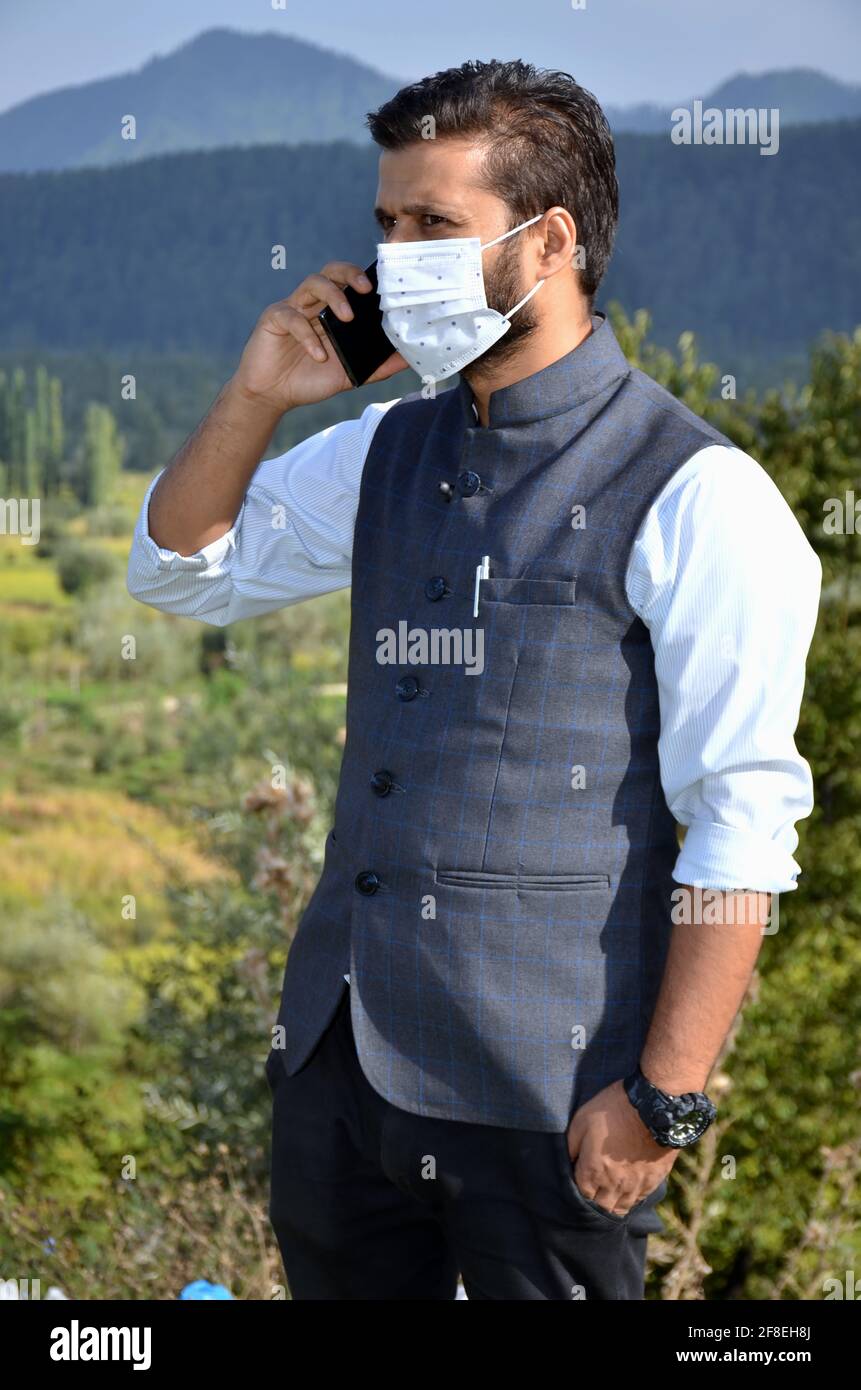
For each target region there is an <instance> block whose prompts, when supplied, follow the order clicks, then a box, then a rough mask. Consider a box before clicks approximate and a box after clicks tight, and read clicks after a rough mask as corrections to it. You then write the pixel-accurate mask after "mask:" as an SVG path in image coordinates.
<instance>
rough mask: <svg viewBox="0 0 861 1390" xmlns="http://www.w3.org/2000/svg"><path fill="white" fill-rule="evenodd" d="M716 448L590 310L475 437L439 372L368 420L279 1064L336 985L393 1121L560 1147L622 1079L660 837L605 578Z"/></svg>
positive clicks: (638, 669)
mask: <svg viewBox="0 0 861 1390" xmlns="http://www.w3.org/2000/svg"><path fill="white" fill-rule="evenodd" d="M714 443H720V444H727V443H729V441H728V440H726V439H725V438H724V437H723V436H722V435H720V434H719V433H718V432H717V431H716V430H714V429H712V428H711V427H710V426H709V425H707V424H705V423H704V422H703V421H702V420H699V419H698V418H697V417H696V416H695V415H693V414H692V413H691V412H690V411H689V410H687V409H686V408H685V407H684V406H682V405H681V404H680V403H679V402H678V401H676V400H675V398H674V397H673V396H671V395H670V394H669V393H668V392H666V391H664V390H663V389H662V388H661V387H659V386H657V385H656V384H655V383H654V382H653V381H652V380H651V379H650V378H649V377H647V376H645V375H644V374H643V373H642V372H639V371H636V370H633V369H631V368H630V367H629V366H628V363H627V361H626V359H625V357H624V355H623V354H622V351H621V349H620V347H619V345H618V343H617V341H616V338H615V336H614V334H613V331H612V328H611V326H610V324H609V323H608V322H607V321H606V319H604V318H603V316H601V315H596V316H595V318H594V319H593V332H592V334H591V335H590V336H589V337H588V338H587V339H586V340H585V341H584V342H583V343H581V344H580V346H579V347H577V348H575V349H574V350H573V351H572V352H570V353H568V354H567V355H566V356H564V357H562V358H560V359H559V360H558V361H556V362H554V363H552V364H551V365H550V366H549V367H545V368H543V369H542V370H541V371H539V372H537V373H535V375H533V376H530V377H527V378H525V379H524V380H522V381H518V382H516V383H514V384H513V385H511V386H508V387H505V388H504V389H502V390H500V391H495V392H493V394H492V395H491V397H490V424H489V427H487V428H485V427H482V426H481V425H479V424H478V423H477V421H476V419H475V417H474V414H473V410H472V395H471V392H470V390H469V387H468V386H467V384H466V383H465V382H464V381H463V380H461V381H460V382H459V383H458V385H457V386H456V387H454V388H452V389H451V390H448V391H444V392H441V393H440V394H439V395H438V396H437V398H436V399H435V400H424V399H422V398H421V395H420V394H419V393H417V394H415V395H413V396H408V397H406V398H404V400H402V401H400V402H399V403H398V404H397V405H395V406H393V407H392V408H391V409H390V410H389V411H388V412H387V413H386V414H385V415H384V416H383V418H382V420H381V422H380V424H379V425H378V426H377V429H376V432H375V434H374V437H373V442H372V445H371V448H370V450H369V452H368V456H367V460H366V462H365V466H364V471H363V476H362V484H361V492H360V497H359V505H358V513H357V517H356V526H355V535H354V548H353V566H352V623H351V632H350V664H349V686H348V696H347V738H346V745H345V749H344V758H343V765H342V769H341V780H340V786H339V791H338V796H337V801H336V806H335V816H334V827H333V829H332V830H331V832H330V833H329V835H328V837H327V840H326V847H325V862H324V867H323V873H322V876H321V878H320V881H319V883H318V885H317V887H316V889H315V891H314V894H313V896H312V898H311V901H310V903H309V904H308V907H307V909H306V911H305V913H304V915H303V917H302V920H301V922H300V924H299V927H298V930H297V933H296V936H295V939H294V941H293V944H292V946H291V949H290V954H289V958H288V962H287V969H286V972H285V975H284V987H283V991H282V996H281V1007H280V1010H279V1015H278V1021H279V1023H281V1024H282V1025H283V1027H284V1030H285V1033H284V1036H285V1044H284V1051H283V1062H284V1065H285V1067H286V1069H287V1071H288V1073H290V1074H293V1073H295V1072H297V1071H298V1070H299V1069H300V1067H302V1066H303V1065H304V1063H305V1062H306V1061H307V1060H308V1058H309V1056H310V1055H311V1053H312V1051H313V1049H314V1047H315V1045H316V1043H317V1042H318V1041H319V1039H320V1037H321V1035H322V1033H323V1032H324V1030H325V1028H326V1026H327V1024H328V1023H329V1021H330V1020H331V1018H332V1016H333V1014H334V1012H335V1010H336V1007H337V1005H338V1002H339V1000H340V997H341V994H342V991H343V990H345V989H347V988H348V986H347V985H346V984H345V982H344V975H345V973H349V975H350V982H351V983H350V986H349V988H350V1007H351V1011H352V1023H353V1030H354V1034H355V1039H356V1046H357V1050H358V1055H359V1059H360V1062H361V1065H362V1068H363V1070H364V1072H365V1074H366V1075H367V1077H368V1079H369V1081H370V1082H371V1084H372V1085H373V1086H374V1087H375V1089H376V1090H377V1091H379V1092H380V1093H381V1094H382V1095H383V1096H385V1097H386V1098H387V1099H388V1100H389V1101H390V1102H391V1103H392V1104H393V1105H396V1106H399V1107H400V1108H402V1109H404V1110H408V1111H412V1112H414V1113H417V1114H420V1115H432V1116H438V1117H441V1118H443V1119H451V1120H465V1121H470V1122H475V1123H482V1124H488V1125H504V1126H506V1127H510V1128H517V1129H533V1130H557V1131H558V1130H562V1129H564V1128H565V1126H566V1124H567V1122H568V1119H569V1117H570V1115H571V1113H572V1111H573V1110H574V1109H575V1108H576V1107H577V1106H578V1105H580V1104H582V1103H583V1102H584V1101H585V1100H588V1099H589V1097H590V1096H592V1095H594V1094H595V1093H596V1092H597V1091H599V1090H601V1089H602V1088H603V1087H604V1086H606V1085H609V1084H610V1083H611V1082H612V1081H614V1080H617V1079H618V1078H620V1077H623V1076H625V1075H626V1074H627V1073H628V1072H629V1071H631V1070H632V1069H633V1067H634V1066H635V1064H636V1063H637V1061H638V1059H639V1056H640V1052H641V1050H642V1047H643V1044H644V1042H645V1038H646V1034H647V1032H648V1028H649V1024H650V1021H651V1017H652V1013H653V1010H654V1006H655V1001H656V998H657V992H658V988H659V985H660V982H661V976H662V973H663V967H664V962H665V957H666V953H667V948H668V944H669V935H670V930H671V918H670V908H671V903H670V893H671V892H672V889H673V888H674V887H675V886H676V885H675V883H674V880H673V879H672V876H671V871H672V868H673V865H674V862H675V859H676V856H677V854H678V843H677V840H676V833H675V823H674V821H673V819H672V817H671V815H670V813H669V811H668V809H667V804H666V800H665V798H664V795H663V792H662V789H661V782H660V776H659V765H658V748H657V743H658V735H659V732H660V712H659V704H658V688H657V683H656V678H655V666H654V655H653V651H652V646H651V642H650V638H649V633H648V630H647V628H646V627H645V625H644V624H643V622H642V621H641V620H640V618H639V617H638V616H637V614H636V613H635V612H634V610H633V609H632V608H631V606H630V604H629V602H628V599H627V597H626V594H625V573H626V569H627V566H628V560H629V556H630V552H631V547H632V544H633V541H634V539H635V537H636V534H637V531H638V529H639V526H640V523H641V522H642V520H643V518H644V516H645V513H646V512H647V510H648V509H649V507H650V506H651V504H652V503H653V502H654V500H655V498H656V496H657V494H658V493H659V492H660V490H661V489H662V488H663V486H664V484H665V483H666V482H667V481H668V480H669V478H670V477H671V476H672V474H673V473H675V471H676V470H677V469H678V468H679V467H681V465H682V464H684V463H685V462H686V461H687V460H688V459H689V458H691V456H692V455H693V454H694V453H696V452H697V451H698V450H699V449H701V448H704V447H705V446H706V445H708V444H714ZM484 556H488V557H489V575H490V577H489V578H487V579H484V580H482V582H481V583H480V585H479V610H478V617H477V618H476V617H475V616H474V613H473V604H474V596H475V588H476V567H477V566H478V565H479V563H480V562H481V561H482V558H483V557H484ZM476 629H481V630H482V633H483V636H482V637H479V635H478V633H477V631H476ZM435 633H436V634H437V635H436V636H434V634H435ZM440 634H443V635H440ZM446 634H447V635H446ZM387 635H388V636H387ZM481 641H483V652H482V657H483V669H481V670H480V671H479V669H478V668H479V666H480V665H481V664H482V663H481V662H479V661H478V660H477V659H475V658H476V653H478V652H479V651H480V650H481V649H480V647H479V645H478V644H479V643H480V642H481ZM461 648H462V650H461ZM468 653H472V656H473V670H472V671H470V667H469V664H468V662H467V660H466V657H467V654H468ZM459 656H460V658H461V659H460V660H458V657H459ZM384 658H385V659H384Z"/></svg>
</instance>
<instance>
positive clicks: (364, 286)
mask: <svg viewBox="0 0 861 1390" xmlns="http://www.w3.org/2000/svg"><path fill="white" fill-rule="evenodd" d="M321 274H323V275H325V276H326V278H327V279H328V280H334V282H335V284H336V285H342V286H343V285H352V286H353V287H354V289H357V290H359V291H360V292H362V291H365V292H367V291H368V290H370V289H373V286H372V284H371V282H370V280H369V279H368V277H367V275H366V274H365V272H364V271H363V269H362V267H361V266H360V265H353V262H352V261H329V262H328V263H327V264H326V265H324V266H323V269H322V271H321Z"/></svg>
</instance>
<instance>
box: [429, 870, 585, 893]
mask: <svg viewBox="0 0 861 1390" xmlns="http://www.w3.org/2000/svg"><path fill="white" fill-rule="evenodd" d="M434 878H435V881H436V882H437V883H439V884H440V885H442V886H446V887H449V888H513V889H522V888H531V889H534V890H540V891H541V892H565V893H572V892H577V890H578V889H579V890H585V891H588V890H592V891H593V892H595V891H598V892H600V891H601V890H604V891H607V890H608V889H609V887H610V878H609V875H608V874H493V873H488V872H487V870H486V869H437V870H436V873H435V875H434Z"/></svg>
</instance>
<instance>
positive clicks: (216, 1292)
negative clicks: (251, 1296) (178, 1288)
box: [179, 1279, 233, 1298]
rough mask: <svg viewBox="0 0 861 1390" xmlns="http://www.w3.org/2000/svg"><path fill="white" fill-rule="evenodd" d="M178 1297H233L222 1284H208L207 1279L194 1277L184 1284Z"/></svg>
mask: <svg viewBox="0 0 861 1390" xmlns="http://www.w3.org/2000/svg"><path fill="white" fill-rule="evenodd" d="M179 1296H180V1298H233V1294H232V1293H231V1292H230V1290H229V1289H226V1288H225V1287H224V1285H223V1284H210V1282H209V1280H208V1279H195V1280H194V1282H193V1283H191V1284H186V1286H185V1288H184V1289H183V1291H182V1293H181V1294H180V1295H179Z"/></svg>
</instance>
